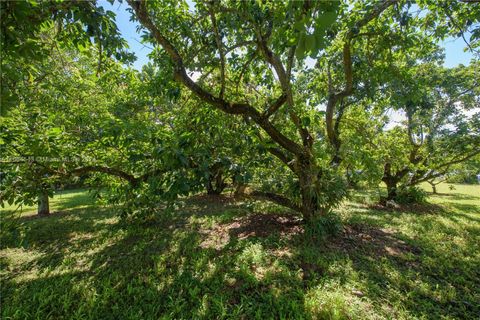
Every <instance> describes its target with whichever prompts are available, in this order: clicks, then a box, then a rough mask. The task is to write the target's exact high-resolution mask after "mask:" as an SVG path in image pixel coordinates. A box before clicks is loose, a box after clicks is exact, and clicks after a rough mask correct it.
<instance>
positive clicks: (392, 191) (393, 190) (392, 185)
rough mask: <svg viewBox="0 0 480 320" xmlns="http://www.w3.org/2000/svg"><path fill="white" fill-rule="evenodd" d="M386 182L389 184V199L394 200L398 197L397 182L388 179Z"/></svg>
mask: <svg viewBox="0 0 480 320" xmlns="http://www.w3.org/2000/svg"><path fill="white" fill-rule="evenodd" d="M385 184H386V185H387V200H394V199H395V198H396V197H397V182H396V181H394V180H388V181H387V182H385Z"/></svg>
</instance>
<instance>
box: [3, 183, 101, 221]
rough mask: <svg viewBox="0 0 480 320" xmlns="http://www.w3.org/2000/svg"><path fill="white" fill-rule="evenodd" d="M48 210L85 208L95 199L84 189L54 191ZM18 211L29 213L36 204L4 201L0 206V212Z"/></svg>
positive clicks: (35, 208) (34, 208)
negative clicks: (26, 204)
mask: <svg viewBox="0 0 480 320" xmlns="http://www.w3.org/2000/svg"><path fill="white" fill-rule="evenodd" d="M49 202H50V211H51V212H56V211H57V212H58V211H63V210H66V209H71V208H77V209H78V208H85V207H89V206H92V205H94V203H95V201H94V199H93V197H92V196H91V195H90V193H88V192H87V190H86V189H74V190H61V191H55V192H54V196H53V198H50V199H49ZM13 211H15V212H18V213H21V214H22V215H24V216H25V215H27V216H28V215H31V214H32V213H33V212H35V211H37V206H36V205H34V206H21V207H18V206H16V205H8V204H7V203H5V207H4V208H0V213H1V212H3V213H10V212H13Z"/></svg>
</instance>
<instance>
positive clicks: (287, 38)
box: [129, 1, 395, 220]
mask: <svg viewBox="0 0 480 320" xmlns="http://www.w3.org/2000/svg"><path fill="white" fill-rule="evenodd" d="M129 4H130V6H131V7H132V10H133V12H134V14H135V17H136V19H138V21H139V22H140V23H141V24H142V25H143V26H144V28H145V29H146V30H148V32H149V34H148V35H147V36H146V37H147V38H150V37H151V40H152V42H153V43H156V44H158V45H160V46H161V48H163V51H159V55H160V56H162V57H165V56H166V57H168V59H169V60H170V61H171V62H172V66H171V68H172V73H174V78H175V80H176V81H178V82H180V83H182V84H183V85H184V87H186V88H187V89H188V90H190V91H191V92H193V93H194V94H195V95H196V96H197V97H198V99H199V100H201V101H203V102H205V103H207V104H209V105H210V106H212V107H215V108H218V109H220V110H222V111H224V112H226V113H228V114H231V115H241V116H243V117H247V118H248V119H249V121H252V122H253V124H254V125H255V126H258V127H260V128H261V129H262V130H263V132H264V134H266V135H267V136H268V138H269V139H270V140H271V141H272V146H271V147H270V148H268V151H269V152H270V153H271V154H273V155H274V156H275V157H277V158H278V159H279V160H280V161H281V162H282V163H283V164H284V165H285V166H287V167H288V168H289V169H290V170H291V171H292V172H293V173H294V175H295V177H296V179H297V180H298V185H299V191H300V201H299V202H296V201H295V200H293V201H292V200H290V199H288V198H287V197H285V196H282V195H274V196H273V195H272V196H271V197H268V198H270V200H272V201H275V202H277V203H280V204H283V205H285V204H287V205H288V206H289V207H291V208H294V209H296V210H298V211H300V212H302V214H303V216H304V218H305V219H307V220H308V219H310V218H312V217H314V216H315V215H316V214H318V213H322V212H326V211H328V209H329V208H330V207H331V206H332V205H335V203H336V202H338V200H339V199H341V196H340V197H336V196H333V197H326V196H325V195H327V194H328V192H329V190H327V189H326V188H325V186H326V183H325V181H324V180H330V179H332V177H333V176H332V175H331V174H328V171H329V170H330V169H329V167H328V166H327V167H323V166H322V167H321V166H319V164H318V163H317V160H316V155H315V150H314V145H315V139H314V137H313V136H312V134H311V132H310V131H309V130H308V123H307V121H308V120H307V119H308V117H305V111H306V110H305V107H304V105H305V101H298V99H297V98H296V96H295V94H294V92H293V90H292V88H293V87H294V84H295V75H294V72H295V70H297V71H300V70H301V69H302V65H303V60H304V55H305V53H308V54H310V55H311V56H313V57H317V56H318V54H319V52H320V50H321V49H323V48H325V47H327V46H328V45H329V44H331V45H332V44H333V43H335V45H336V46H339V47H340V48H342V49H340V52H341V54H340V56H341V60H342V61H343V62H342V63H343V68H344V86H343V88H342V89H340V90H339V91H336V90H335V89H334V88H333V86H332V87H331V91H330V92H329V95H328V99H327V112H326V115H325V121H326V131H327V134H328V136H329V140H330V143H332V144H333V145H335V137H334V132H333V111H334V110H335V108H336V107H337V105H338V103H339V102H340V101H341V100H343V99H344V98H345V97H347V96H349V95H351V94H352V92H353V89H354V79H353V71H352V67H353V64H352V45H353V42H354V41H355V39H354V38H355V37H356V35H357V34H359V33H360V31H361V30H362V29H363V28H364V27H365V26H367V25H368V26H369V27H370V28H374V23H373V22H372V21H375V20H376V19H378V17H379V16H380V15H381V14H382V12H384V11H386V10H387V9H388V8H389V7H391V6H393V5H394V4H395V1H385V2H381V3H378V4H377V5H375V6H369V5H366V6H365V7H364V8H362V9H365V10H366V12H365V13H363V14H361V13H357V12H358V11H349V10H348V8H347V7H346V6H342V7H341V8H340V7H339V5H340V4H339V3H337V2H291V3H286V4H283V3H278V2H272V3H265V4H259V3H256V2H245V1H244V2H238V3H227V4H223V3H216V2H213V3H208V4H207V3H197V4H196V6H195V10H194V11H193V12H191V11H189V8H188V6H186V5H185V4H181V3H180V4H178V5H175V4H173V3H168V4H167V3H162V2H158V3H152V2H150V3H149V2H145V1H140V2H134V1H129ZM339 8H340V9H339ZM356 9H357V8H356ZM358 9H360V8H358ZM339 11H340V12H341V16H340V19H339V20H338V22H337V26H336V28H331V26H332V25H333V24H334V23H335V22H336V21H337V14H338V12H339ZM160 16H162V17H163V18H161V19H159V17H160ZM347 17H350V18H347ZM343 21H344V23H342V22H343ZM310 29H313V30H314V31H313V33H311V34H310V31H308V30H310ZM328 32H331V33H328ZM335 36H336V37H337V38H339V39H340V40H339V41H337V42H335V41H333V42H332V39H333V38H334V37H335ZM296 57H297V58H298V59H299V60H300V64H299V67H298V68H297V67H296V66H295V58H296ZM253 61H255V63H256V66H254V65H253V64H252V62H253ZM210 69H212V70H218V72H216V73H213V74H214V75H215V78H213V77H210V79H209V80H210V81H208V82H207V81H200V82H195V81H193V80H192V78H191V77H190V76H189V75H188V72H191V71H195V72H200V73H201V74H202V75H204V76H205V75H206V74H207V73H212V70H210ZM232 81H233V82H232ZM337 81H338V80H337ZM250 87H253V88H254V89H255V90H256V91H257V92H260V93H263V94H265V95H266V97H262V94H259V95H255V94H254V95H251V94H248V91H249V88H250ZM214 92H216V93H214ZM277 92H278V93H277ZM275 94H276V97H274V96H275ZM272 96H273V97H274V98H272ZM236 101H240V102H236ZM261 105H266V106H265V107H264V108H260V106H261ZM302 105H303V106H302ZM280 113H283V114H284V115H283V114H282V115H281V116H280V117H279V118H280V121H275V116H276V115H277V114H280ZM331 162H332V166H333V167H335V166H336V165H337V164H338V159H336V158H335V157H333V159H332V161H331ZM322 194H323V195H322ZM278 199H281V201H278Z"/></svg>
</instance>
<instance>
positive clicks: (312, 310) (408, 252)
mask: <svg viewBox="0 0 480 320" xmlns="http://www.w3.org/2000/svg"><path fill="white" fill-rule="evenodd" d="M426 188H427V190H429V189H428V186H426ZM438 190H439V192H440V194H439V195H435V196H431V197H430V202H431V205H430V206H428V207H418V208H415V207H412V208H411V209H409V210H402V211H393V210H380V209H378V208H377V207H375V206H372V205H371V204H369V201H368V197H369V196H370V195H371V194H369V193H366V192H365V193H360V192H359V193H357V194H355V196H354V197H353V199H352V200H351V201H349V202H347V203H346V204H345V205H344V206H342V207H341V208H339V209H338V210H337V213H338V214H339V215H340V217H341V220H342V223H343V230H342V231H341V232H340V233H339V234H338V235H336V236H334V237H330V238H328V239H322V238H321V237H319V236H318V234H316V235H317V236H315V237H314V239H311V238H310V237H307V236H306V235H305V234H304V228H303V226H302V225H301V224H300V222H299V220H298V218H296V217H295V216H293V215H291V214H289V213H285V212H283V211H281V210H279V209H278V208H274V207H269V206H267V205H266V204H262V203H254V204H252V203H248V202H235V201H234V200H233V199H232V198H229V197H213V198H212V197H205V196H197V197H192V198H190V199H188V200H187V201H185V205H184V206H183V208H181V209H178V210H177V211H176V212H173V213H172V214H171V215H169V216H165V217H157V218H155V219H153V218H152V219H144V220H142V221H123V222H122V221H120V219H119V218H118V217H117V216H116V214H115V212H114V209H112V208H104V207H100V206H92V205H91V204H92V200H91V198H90V197H89V196H88V195H87V194H86V192H85V191H81V192H70V193H66V194H61V195H60V196H59V197H57V198H55V199H53V201H52V203H51V207H52V210H53V211H58V212H57V213H55V214H52V215H51V216H49V217H41V218H37V217H36V216H35V215H34V213H22V215H21V216H20V217H18V218H16V222H15V224H13V223H12V221H11V220H10V219H11V218H7V215H5V214H2V234H1V240H2V243H1V250H0V263H1V269H0V270H1V271H0V272H1V313H2V319H59V318H69V319H159V318H163V319H172V318H175V319H198V318H231V319H238V318H240V319H270V318H273V319H279V318H284V319H302V318H306V319H311V318H313V319H412V318H424V319H478V318H479V316H480V186H463V185H455V190H450V189H449V188H448V186H447V185H440V186H439V187H438ZM27 211H28V210H27ZM4 212H6V211H4ZM309 234H311V232H309Z"/></svg>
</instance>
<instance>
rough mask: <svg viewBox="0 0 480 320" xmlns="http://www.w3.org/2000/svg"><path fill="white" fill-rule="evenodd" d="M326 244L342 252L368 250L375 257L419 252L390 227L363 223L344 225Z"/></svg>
mask: <svg viewBox="0 0 480 320" xmlns="http://www.w3.org/2000/svg"><path fill="white" fill-rule="evenodd" d="M327 246H328V247H329V248H330V249H333V250H343V251H344V252H362V253H368V252H369V253H372V254H373V255H374V256H377V257H378V256H393V257H401V256H404V255H406V254H413V255H418V254H420V252H421V251H420V249H419V248H417V247H414V246H412V245H409V244H408V243H406V242H405V241H403V240H401V239H400V238H398V236H397V235H396V234H395V232H394V231H393V230H391V229H388V228H376V227H372V226H368V225H364V224H354V225H348V226H345V227H344V230H343V232H342V234H341V235H339V236H337V237H336V238H334V239H332V241H329V242H328V243H327Z"/></svg>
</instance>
